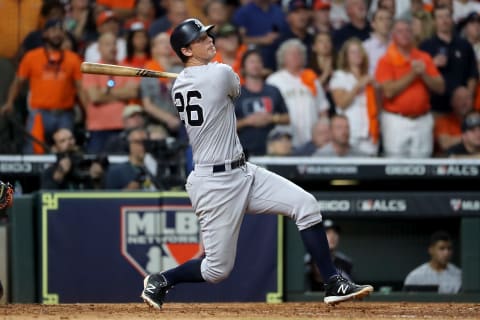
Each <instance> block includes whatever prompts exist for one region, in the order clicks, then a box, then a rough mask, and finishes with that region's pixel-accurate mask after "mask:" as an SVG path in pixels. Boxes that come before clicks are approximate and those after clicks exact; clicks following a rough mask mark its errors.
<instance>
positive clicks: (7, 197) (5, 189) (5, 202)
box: [0, 181, 14, 210]
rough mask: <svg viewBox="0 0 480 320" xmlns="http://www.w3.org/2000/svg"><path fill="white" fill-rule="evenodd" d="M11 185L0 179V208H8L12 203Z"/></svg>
mask: <svg viewBox="0 0 480 320" xmlns="http://www.w3.org/2000/svg"><path fill="white" fill-rule="evenodd" d="M13 191H14V189H13V186H12V185H11V184H10V183H8V182H7V183H5V182H2V181H0V210H3V209H6V208H10V207H11V206H12V205H13Z"/></svg>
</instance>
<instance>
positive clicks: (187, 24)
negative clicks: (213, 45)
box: [170, 19, 214, 60]
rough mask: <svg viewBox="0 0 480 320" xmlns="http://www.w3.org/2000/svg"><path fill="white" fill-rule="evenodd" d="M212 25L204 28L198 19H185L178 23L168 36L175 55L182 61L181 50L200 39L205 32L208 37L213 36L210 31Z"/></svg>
mask: <svg viewBox="0 0 480 320" xmlns="http://www.w3.org/2000/svg"><path fill="white" fill-rule="evenodd" d="M213 27H214V25H209V26H204V25H203V23H201V22H200V20H198V19H187V20H185V21H183V22H182V23H180V24H179V25H178V26H177V27H176V28H175V29H174V30H173V32H172V35H171V36H170V45H171V46H172V48H173V50H174V51H175V53H176V54H177V55H178V56H179V57H180V58H181V59H182V60H183V59H184V55H183V54H182V48H185V47H187V46H188V45H189V44H190V43H192V42H193V41H195V40H196V39H198V38H199V37H200V35H201V34H202V33H204V32H206V33H207V34H208V35H209V36H210V37H212V38H213V35H212V34H211V33H210V30H212V28H213Z"/></svg>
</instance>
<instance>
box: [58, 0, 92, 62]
mask: <svg viewBox="0 0 480 320" xmlns="http://www.w3.org/2000/svg"><path fill="white" fill-rule="evenodd" d="M65 29H66V30H67V31H68V32H70V33H71V34H72V35H73V38H74V39H75V41H76V42H77V43H78V45H79V47H80V49H79V51H78V52H79V53H83V52H84V51H85V46H86V44H87V42H88V41H90V40H91V39H93V37H94V36H95V33H96V27H95V20H94V14H93V6H91V5H90V4H89V1H88V0H72V1H70V5H69V6H68V11H67V14H66V16H65ZM82 55H83V54H82Z"/></svg>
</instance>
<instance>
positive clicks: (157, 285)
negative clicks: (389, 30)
mask: <svg viewBox="0 0 480 320" xmlns="http://www.w3.org/2000/svg"><path fill="white" fill-rule="evenodd" d="M171 287H172V286H170V285H169V284H168V282H167V279H165V277H164V276H163V275H162V274H152V275H149V276H147V277H145V279H144V280H143V291H142V294H141V295H140V297H141V298H142V299H143V301H145V303H147V304H148V305H149V306H151V307H154V308H156V309H161V308H162V304H163V301H164V300H165V296H166V295H167V292H168V290H169V289H170V288H171Z"/></svg>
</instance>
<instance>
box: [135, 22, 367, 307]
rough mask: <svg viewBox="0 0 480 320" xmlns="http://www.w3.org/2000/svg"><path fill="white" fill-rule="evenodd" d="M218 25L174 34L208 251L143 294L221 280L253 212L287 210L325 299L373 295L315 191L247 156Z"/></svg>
mask: <svg viewBox="0 0 480 320" xmlns="http://www.w3.org/2000/svg"><path fill="white" fill-rule="evenodd" d="M213 27H214V26H213V25H210V26H204V25H203V24H202V23H201V22H200V21H199V20H197V19H187V20H185V21H183V22H182V23H180V24H179V25H178V26H177V27H176V28H175V29H174V30H173V32H172V34H171V37H170V44H171V46H172V48H173V50H174V51H175V53H176V54H177V55H178V56H179V58H180V59H181V60H182V61H183V63H184V66H185V68H184V70H183V71H182V72H180V74H179V75H178V77H177V79H176V81H175V83H174V85H173V87H172V98H173V101H174V103H175V105H176V107H177V110H178V113H179V115H180V119H181V120H182V122H183V123H184V125H185V127H186V130H187V133H188V137H189V140H190V143H191V145H192V150H193V160H194V162H195V167H194V170H193V171H192V172H191V173H190V175H189V176H188V179H187V182H186V190H187V193H188V195H189V197H190V200H191V203H192V206H193V209H194V210H195V212H196V214H197V217H198V219H199V223H200V228H201V237H202V240H203V245H204V248H205V257H204V258H201V259H192V260H190V261H187V262H186V263H184V264H182V265H180V266H178V267H176V268H173V269H170V270H166V271H163V272H161V273H154V274H150V275H148V276H147V277H145V279H144V289H143V291H142V294H141V297H142V298H143V300H144V301H145V302H146V303H147V304H149V305H150V306H152V307H155V308H158V309H160V308H161V307H162V304H163V301H164V299H165V295H166V294H167V292H168V290H169V289H170V288H172V287H173V286H174V285H176V284H178V283H182V282H205V281H206V282H210V283H218V282H220V281H222V280H224V279H225V278H227V277H228V275H229V274H230V272H231V271H232V268H233V265H234V261H235V255H236V247H237V240H238V234H239V231H240V226H241V223H242V220H243V216H244V214H245V213H246V212H248V213H252V214H258V213H275V214H282V215H284V216H287V217H289V218H291V219H293V220H294V221H295V223H296V225H297V227H298V229H299V230H300V234H301V237H302V240H303V242H304V244H305V246H306V248H307V250H308V252H309V253H310V254H311V256H312V257H313V259H314V261H315V262H316V263H317V265H318V268H319V270H320V272H321V274H322V277H323V278H324V279H328V280H327V281H326V284H325V290H326V292H325V298H324V301H325V302H326V303H328V304H335V303H338V302H341V301H345V300H350V299H353V298H362V297H365V296H367V295H368V294H369V293H370V292H372V291H373V287H372V286H369V285H363V286H360V285H356V284H354V283H352V282H350V281H348V280H346V279H344V278H343V277H342V276H341V275H339V274H338V273H337V270H336V269H335V267H334V266H333V264H332V260H331V258H330V252H329V248H328V243H327V239H326V236H325V231H324V229H323V224H322V216H321V214H320V210H319V207H318V204H317V201H316V199H315V198H314V197H313V196H312V195H311V194H309V193H307V192H306V191H305V190H303V189H301V188H300V187H298V186H297V185H295V184H293V183H292V182H290V181H289V180H287V179H285V178H283V177H281V176H279V175H276V174H274V173H272V172H270V171H268V170H266V169H264V168H261V167H258V166H256V165H254V164H251V163H249V162H246V161H245V157H244V155H243V150H242V146H241V144H240V141H239V139H238V136H237V132H236V119H235V112H234V110H235V106H234V103H233V100H234V99H235V98H236V97H238V95H239V94H240V82H239V78H238V76H237V75H236V74H235V73H234V72H233V70H232V69H231V68H230V67H229V66H227V65H225V64H221V63H210V61H211V60H212V58H213V57H214V56H215V52H216V51H215V46H214V42H213V36H212V34H211V29H212V28H213Z"/></svg>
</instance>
